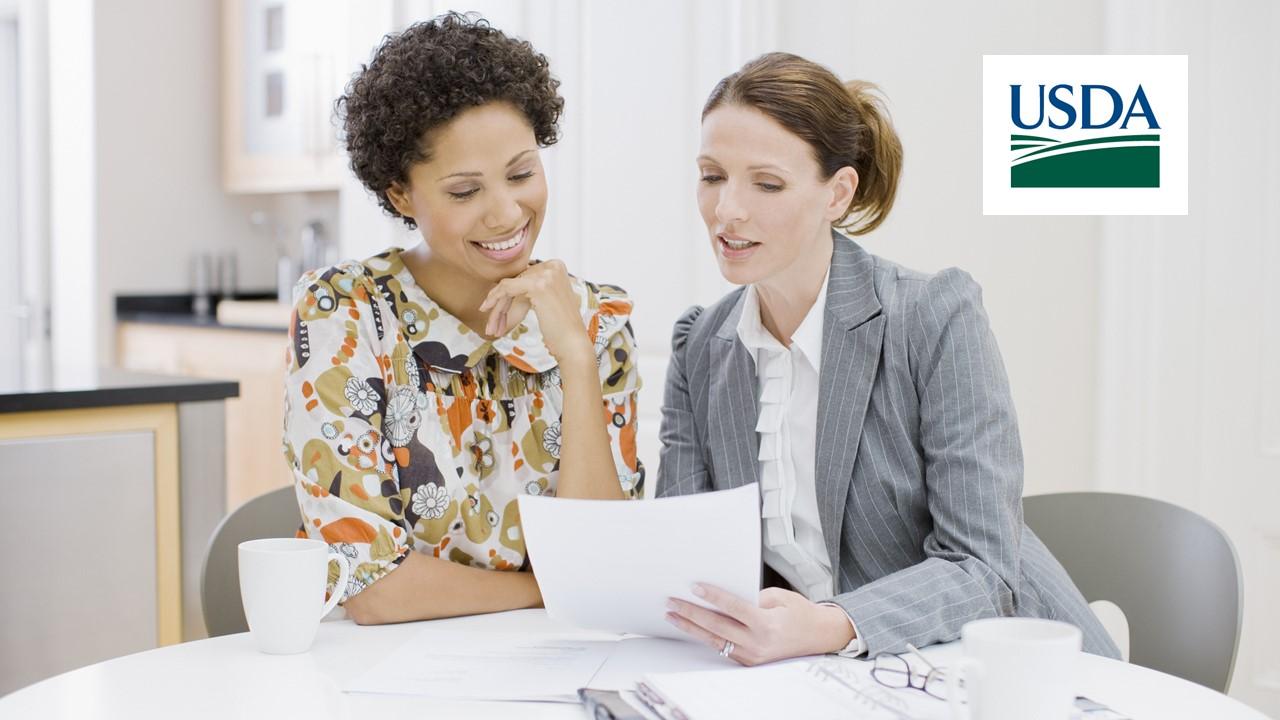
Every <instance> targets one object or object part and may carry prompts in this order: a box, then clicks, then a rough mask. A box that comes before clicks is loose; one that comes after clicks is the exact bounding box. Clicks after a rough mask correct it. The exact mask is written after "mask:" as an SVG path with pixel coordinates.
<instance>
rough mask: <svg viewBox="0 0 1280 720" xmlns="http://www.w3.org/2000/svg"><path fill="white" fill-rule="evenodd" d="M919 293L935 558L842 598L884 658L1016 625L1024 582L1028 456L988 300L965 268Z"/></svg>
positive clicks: (920, 371) (916, 358) (919, 372)
mask: <svg viewBox="0 0 1280 720" xmlns="http://www.w3.org/2000/svg"><path fill="white" fill-rule="evenodd" d="M919 292H920V295H919V297H918V299H917V302H916V304H915V308H914V310H913V311H911V312H910V313H909V315H908V317H907V318H906V322H907V324H908V329H907V334H908V338H909V356H910V358H911V373H912V380H913V383H914V385H915V388H916V393H917V395H918V397H919V401H920V445H921V448H922V450H923V455H924V465H925V486H926V492H927V493H928V506H929V513H930V515H931V520H932V529H931V530H930V532H929V533H928V535H927V536H926V537H925V540H924V552H925V556H926V558H925V560H924V561H922V562H920V563H918V564H916V565H914V566H911V567H908V568H905V569H903V570H900V571H898V572H895V573H891V574H889V575H886V576H884V577H881V578H879V579H877V580H875V581H873V582H870V583H867V584H865V585H863V586H862V587H859V588H857V589H855V590H853V591H851V592H849V593H845V594H843V595H840V596H838V597H836V598H834V602H836V603H838V604H839V605H840V606H841V607H843V608H844V609H845V611H846V612H848V613H849V616H850V618H851V619H853V620H854V621H855V622H856V623H857V627H858V630H859V631H860V632H861V633H862V636H863V638H864V640H866V643H867V648H868V652H869V654H870V655H873V656H874V655H875V654H876V653H878V652H882V651H889V652H899V651H902V650H905V646H906V643H908V642H909V643H913V644H915V645H917V646H924V645H928V644H931V643H935V642H944V641H948V640H953V639H955V638H957V637H959V634H960V627H961V626H962V625H964V623H966V622H968V621H970V620H975V619H978V618H983V617H993V616H1000V615H1004V616H1008V615H1013V614H1014V593H1015V592H1016V590H1017V582H1018V578H1019V566H1018V545H1019V542H1020V540H1021V529H1022V501H1021V497H1022V448H1021V441H1020V440H1019V437H1018V426H1017V418H1016V417H1015V415H1014V409H1013V400H1012V397H1011V396H1010V392H1009V383H1008V379H1007V377H1006V375H1005V371H1004V366H1003V364H1002V362H1001V360H1000V352H999V349H998V348H997V347H996V342H995V338H994V336H993V335H992V333H991V329H990V326H989V324H988V321H987V315H986V312H985V311H984V310H983V308H982V291H981V289H980V288H979V287H978V285H977V283H975V282H974V281H973V279H972V278H971V277H970V276H969V275H968V274H966V273H964V272H963V271H960V270H956V269H954V268H953V269H950V270H946V271H943V272H941V273H939V274H937V275H935V276H933V277H932V278H930V279H929V280H927V281H926V282H925V283H924V284H923V286H922V287H921V288H920V289H919Z"/></svg>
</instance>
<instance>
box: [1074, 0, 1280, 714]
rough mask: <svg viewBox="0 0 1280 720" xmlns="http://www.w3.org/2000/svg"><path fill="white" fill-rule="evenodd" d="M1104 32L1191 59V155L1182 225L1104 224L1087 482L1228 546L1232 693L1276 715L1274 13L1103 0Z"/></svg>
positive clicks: (1278, 393)
mask: <svg viewBox="0 0 1280 720" xmlns="http://www.w3.org/2000/svg"><path fill="white" fill-rule="evenodd" d="M1106 27H1107V37H1106V49H1107V51H1108V52H1115V53H1177V54H1186V55H1187V56H1188V58H1187V59H1188V75H1189V79H1188V86H1189V93H1188V97H1189V98H1190V107H1189V110H1190V118H1189V123H1190V143H1191V145H1190V149H1189V160H1190V165H1189V171H1190V198H1189V206H1190V209H1189V212H1188V214H1187V215H1185V216H1160V217H1110V218H1106V219H1105V221H1104V223H1103V245H1102V261H1103V262H1102V267H1103V270H1104V272H1103V275H1102V282H1101V287H1100V307H1101V310H1102V313H1101V321H1102V323H1101V342H1100V349H1101V353H1100V360H1101V365H1100V377H1099V380H1100V382H1099V390H1100V412H1099V419H1098V423H1097V426H1096V432H1097V434H1098V447H1099V458H1098V473H1099V477H1100V481H1101V486H1102V488H1103V489H1105V490H1108V491H1113V492H1125V493H1132V494H1136V495H1145V496H1150V497H1156V498H1159V499H1163V500H1166V501H1170V502H1173V503H1175V504H1178V505H1181V506H1183V507H1186V508H1189V509H1191V510H1192V511H1194V512H1196V513H1199V514H1200V515H1203V516H1205V517H1207V518H1208V519H1209V520H1211V521H1212V522H1214V523H1216V524H1217V525H1218V526H1219V527H1221V528H1222V529H1223V531H1224V532H1225V533H1226V534H1227V536H1228V537H1229V538H1230V539H1231V541H1232V543H1233V544H1234V546H1235V549H1236V552H1237V554H1238V556H1239V561H1240V569H1241V572H1242V573H1243V585H1244V587H1243V589H1244V621H1243V628H1242V634H1241V642H1240V648H1239V652H1238V655H1237V659H1236V666H1235V673H1234V676H1233V678H1232V682H1231V690H1230V692H1231V695H1232V696H1234V697H1237V698H1239V699H1241V700H1243V701H1245V702H1247V703H1249V704H1251V705H1253V706H1254V707H1256V708H1258V709H1260V710H1262V711H1263V712H1265V713H1267V714H1268V715H1269V716H1272V717H1275V716H1278V715H1280V652H1277V649H1276V648H1277V643H1280V615H1277V613H1276V612H1275V609H1274V608H1275V606H1276V602H1277V600H1278V599H1280V515H1278V514H1277V512H1276V508H1277V507H1280V482H1277V480H1280V201H1277V198H1280V139H1278V138H1277V136H1276V133H1275V129H1274V123H1275V118H1276V117H1277V114H1280V90H1278V88H1280V47H1277V45H1276V43H1275V34H1276V30H1277V29H1280V5H1277V4H1276V3H1274V2H1263V1H1257V2H1253V1H1249V0H1229V1H1227V2H1208V1H1207V0H1200V1H1199V2H1186V3H1178V4H1172V3H1164V2H1159V1H1158V0H1124V1H1123V2H1121V1H1120V0H1116V1H1115V2H1111V3H1109V4H1108V7H1107V15H1106ZM1175 559H1176V558H1175ZM1215 590H1217V589H1216V588H1206V589H1205V591H1207V592H1213V591H1215ZM1215 604H1216V605H1217V606H1219V607H1223V608H1224V609H1227V608H1229V605H1227V603H1226V602H1225V601H1222V600H1219V602H1217V603H1215Z"/></svg>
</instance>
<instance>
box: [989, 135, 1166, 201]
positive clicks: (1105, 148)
mask: <svg viewBox="0 0 1280 720" xmlns="http://www.w3.org/2000/svg"><path fill="white" fill-rule="evenodd" d="M1009 140H1010V145H1009V150H1010V151H1012V153H1013V160H1012V167H1011V168H1010V174H1011V180H1012V187H1016V188H1018V187H1023V188H1156V187H1160V136H1159V135H1112V136H1109V137H1092V138H1089V139H1088V140H1075V141H1073V142H1062V141H1059V140H1054V139H1052V138H1047V137H1041V136H1039V135H1010V136H1009Z"/></svg>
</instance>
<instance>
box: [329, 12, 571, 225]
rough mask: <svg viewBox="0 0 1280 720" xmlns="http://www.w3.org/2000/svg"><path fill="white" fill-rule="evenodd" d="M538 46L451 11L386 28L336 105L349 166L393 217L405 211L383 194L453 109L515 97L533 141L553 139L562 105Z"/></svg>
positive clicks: (404, 176) (425, 152)
mask: <svg viewBox="0 0 1280 720" xmlns="http://www.w3.org/2000/svg"><path fill="white" fill-rule="evenodd" d="M559 87H560V81H559V80H557V79H556V78H554V77H552V76H551V70H550V68H549V66H548V64H547V58H546V56H545V55H543V54H541V53H539V52H537V51H536V50H534V49H533V46H532V45H530V44H529V43H528V41H526V40H520V39H517V38H512V37H508V36H507V35H505V34H503V32H502V31H501V30H497V29H495V28H493V27H492V26H490V25H489V23H488V21H487V20H485V19H484V18H481V17H479V16H476V15H474V14H467V15H463V14H459V13H456V12H450V13H447V14H444V15H441V16H439V17H436V18H432V19H431V20H428V21H425V22H419V23H415V24H414V25H411V26H409V27H408V28H407V29H405V30H404V32H401V33H393V34H391V35H388V36H386V37H385V38H384V39H383V41H382V44H381V45H380V46H379V47H378V49H377V50H376V51H375V52H374V55H373V60H372V61H371V62H370V63H369V64H368V65H364V66H361V68H360V70H359V71H358V72H357V73H356V74H355V75H354V76H352V79H351V82H350V83H348V84H347V87H346V92H345V93H344V94H343V95H342V97H340V98H338V100H337V102H336V103H335V105H334V108H335V111H336V113H337V117H338V120H339V121H340V123H341V125H342V136H343V140H344V142H345V143H346V146H347V154H348V155H349V156H350V158H351V171H352V172H354V173H355V175H356V177H358V178H360V182H362V183H364V186H365V187H366V188H368V189H369V190H370V191H371V192H372V193H373V194H374V195H376V196H377V198H378V204H379V205H381V206H382V209H383V210H385V211H386V212H387V213H388V214H390V215H391V216H392V217H398V218H400V219H401V220H403V221H404V223H405V224H406V225H408V226H409V227H410V228H413V227H417V223H415V222H414V221H413V219H412V218H407V217H404V216H403V215H401V214H400V213H399V212H398V211H396V209H395V207H394V206H393V205H392V204H391V200H390V199H389V198H388V197H387V190H388V189H390V187H391V185H392V183H396V182H398V183H401V184H407V183H408V180H409V168H410V167H411V166H413V165H414V164H416V163H419V162H427V161H429V160H430V159H431V148H430V147H428V146H427V142H426V134H427V132H429V131H430V130H433V129H435V128H437V127H440V126H441V125H443V124H445V123H447V122H449V121H450V120H451V119H453V117H454V116H456V115H457V114H458V113H460V112H462V111H464V110H466V109H468V108H472V107H476V106H478V105H484V104H485V103H488V102H493V101H506V102H509V103H511V104H512V105H514V106H515V107H516V108H518V109H519V110H520V111H521V112H523V113H524V115H525V117H526V118H527V119H528V120H529V124H530V125H532V126H533V135H534V138H536V139H537V142H538V145H540V146H542V147H547V146H549V145H554V144H555V142H556V140H558V139H559V136H560V127H559V124H558V121H559V119H560V112H561V111H562V110H563V109H564V99H563V98H561V97H560V93H559Z"/></svg>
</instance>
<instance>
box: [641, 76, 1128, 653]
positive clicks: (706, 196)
mask: <svg viewBox="0 0 1280 720" xmlns="http://www.w3.org/2000/svg"><path fill="white" fill-rule="evenodd" d="M873 90H874V86H872V85H870V84H868V83H865V82H859V81H854V82H850V83H847V84H845V83H841V82H840V80H839V79H837V78H836V76H835V75H833V74H832V73H831V72H830V71H829V70H827V69H826V68H824V67H822V66H821V65H818V64H816V63H813V62H810V61H808V60H805V59H804V58H800V57H796V56H795V55H789V54H785V53H771V54H768V55H764V56H762V57H760V58H757V59H756V60H753V61H751V62H749V63H747V64H746V65H745V66H743V67H742V69H740V70H739V71H738V72H736V73H734V74H732V75H730V76H728V77H726V78H725V79H724V80H722V81H721V82H720V83H719V84H718V85H717V86H716V87H715V89H714V90H712V92H711V96H710V98H709V99H708V100H707V103H706V105H705V107H704V109H703V112H702V147H701V152H700V154H699V155H698V158H697V163H698V170H699V173H700V179H701V181H700V183H699V189H698V206H699V209H700V212H701V215H702V219H703V221H704V223H705V224H706V227H707V232H708V236H709V240H710V243H711V249H712V252H714V253H715V256H716V260H717V262H718V263H719V266H720V271H721V273H722V274H723V275H724V277H725V278H726V279H727V280H729V281H730V282H733V283H735V284H738V285H742V286H743V287H741V288H739V289H738V290H736V291H734V292H732V293H730V294H729V295H727V296H725V297H724V298H723V299H721V300H720V301H719V302H717V303H716V304H714V305H712V306H711V307H709V308H706V309H703V308H701V307H694V308H692V309H690V310H689V311H688V312H687V313H686V314H685V315H684V316H683V317H682V318H680V320H679V321H678V322H677V323H676V326H675V331H674V334H673V338H672V357H671V363H670V366H669V368H668V373H667V384H666V390H665V400H664V402H663V419H662V430H661V438H662V443H663V449H662V456H661V464H660V466H659V470H658V495H660V496H670V495H683V494H688V493H696V492H705V491H709V490H722V489H727V488H732V487H736V486H739V485H743V484H746V483H751V482H758V483H759V484H760V493H761V520H762V531H763V532H762V539H763V547H762V555H763V559H764V562H765V578H766V583H765V584H766V588H765V589H764V590H763V591H762V592H761V594H760V596H759V598H739V597H735V596H732V595H730V594H728V593H726V592H724V591H723V590H720V589H719V588H715V587H710V586H705V585H699V586H697V587H695V588H694V593H695V594H697V595H699V596H701V597H702V598H704V599H705V600H706V601H707V602H708V603H709V604H710V605H711V607H712V608H714V609H709V608H704V607H701V606H698V605H694V604H692V603H688V602H683V601H680V600H678V599H672V600H671V603H670V608H671V612H670V613H669V614H668V619H669V620H670V621H671V622H672V623H673V624H674V625H676V626H677V627H679V628H681V629H682V630H684V631H685V632H687V633H688V634H689V635H691V636H692V637H693V638H695V639H697V640H699V641H702V642H705V643H707V644H708V645H711V646H712V647H715V648H716V649H717V650H719V651H720V653H721V654H722V655H727V656H729V657H732V658H733V659H734V660H737V661H738V662H740V663H743V664H747V665H751V664H757V663H762V662H769V661H772V660H778V659H781V658H787V657H795V656H799V655H808V654H815V653H829V652H830V653H836V652H838V653H841V654H848V655H853V656H858V655H862V654H867V655H869V656H875V655H878V654H880V653H882V652H894V653H896V652H901V651H903V650H905V649H906V646H907V644H908V643H912V644H915V645H916V646H924V645H928V644H932V643H936V642H943V641H948V640H953V639H955V638H957V637H959V634H960V627H961V626H962V625H963V624H964V623H966V622H968V621H970V620H976V619H978V618H985V617H995V616H1024V617H1040V618H1051V619H1055V620H1061V621H1064V622H1068V623H1071V624H1074V625H1076V626H1078V627H1079V628H1080V629H1081V631H1082V632H1083V642H1084V649H1085V650H1086V651H1088V652H1093V653H1098V654H1104V655H1109V656H1112V657H1118V656H1119V652H1118V650H1117V648H1116V646H1115V644H1114V643H1113V642H1112V640H1111V639H1110V637H1109V636H1108V635H1107V633H1106V631H1105V630H1104V629H1103V627H1102V625H1101V624H1100V623H1099V621H1098V619H1097V618H1096V617H1095V616H1094V615H1093V613H1092V612H1091V611H1090V609H1089V607H1088V605H1087V604H1086V602H1085V600H1084V598H1083V597H1082V596H1081V594H1080V592H1079V590H1077V589H1076V587H1075V585H1074V584H1073V583H1072V582H1071V579H1070V578H1069V577H1068V576H1067V573H1066V572H1065V571H1064V570H1063V568H1062V566H1061V565H1060V564H1059V563H1058V562H1057V561H1056V560H1055V559H1054V557H1053V556H1052V555H1051V554H1050V553H1049V551H1048V549H1046V547H1045V546H1044V544H1043V543H1042V542H1041V541H1040V540H1039V538H1037V537H1036V536H1035V534H1034V533H1032V532H1031V530H1029V529H1028V528H1027V526H1026V525H1025V524H1024V523H1023V519H1022V450H1021V444H1020V441H1019V437H1018V425H1017V419H1016V416H1015V414H1014V408H1013V401H1012V398H1011V397H1010V393H1009V383H1008V379H1007V377H1006V376H1005V371H1004V366H1003V363H1002V362H1001V359H1000V352H999V349H998V348H997V346H996V341H995V338H994V337H993V336H992V333H991V330H990V327H989V324H988V321H987V314H986V312H985V310H984V309H983V307H982V293H981V290H980V289H979V287H978V284H977V283H976V282H974V280H973V279H972V278H971V277H970V276H969V275H968V274H966V273H965V272H963V271H961V270H957V269H955V268H951V269H948V270H943V271H942V272H939V273H936V274H932V275H930V274H925V273H920V272H916V271H913V270H908V269H907V268H904V267H901V266H899V265H896V264H894V263H892V262H889V261H888V260H884V259H882V258H879V257H876V256H874V255H871V254H870V253H868V252H866V251H865V250H863V249H862V248H861V247H859V246H858V245H857V244H856V243H854V242H853V241H852V240H850V239H849V237H847V236H858V235H864V234H867V233H869V232H871V231H872V230H874V229H875V228H876V227H878V226H879V225H881V224H882V223H883V222H884V221H885V218H886V217H887V216H888V214H889V211H890V209H891V208H892V207H893V202H894V197H895V194H896V192H897V186H898V178H899V176H900V174H901V171H902V145H901V142H900V141H899V139H898V136H897V134H896V133H895V131H894V129H893V126H892V124H891V123H890V121H889V117H888V115H887V113H886V111H885V108H884V105H883V103H882V102H881V101H880V100H879V99H878V98H877V97H876V96H875V95H874V94H873Z"/></svg>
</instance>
